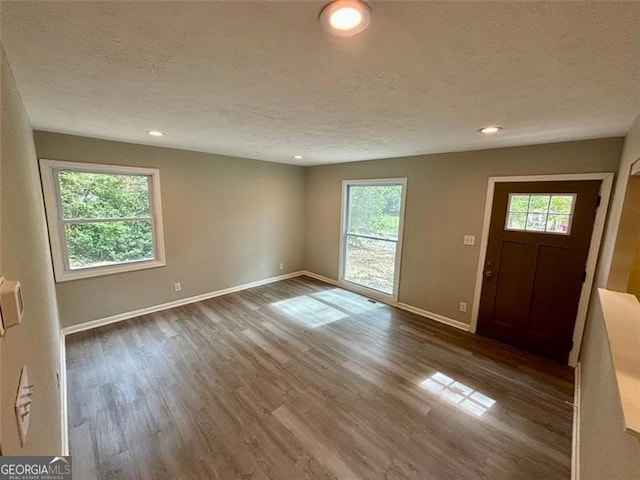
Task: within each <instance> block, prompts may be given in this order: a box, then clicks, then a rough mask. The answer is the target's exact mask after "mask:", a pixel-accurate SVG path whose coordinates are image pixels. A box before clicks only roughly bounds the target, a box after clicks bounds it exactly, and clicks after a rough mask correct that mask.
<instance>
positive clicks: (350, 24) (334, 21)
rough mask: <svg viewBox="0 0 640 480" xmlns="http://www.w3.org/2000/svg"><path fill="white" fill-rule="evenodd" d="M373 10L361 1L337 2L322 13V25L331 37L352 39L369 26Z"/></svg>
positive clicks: (344, 0)
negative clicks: (351, 37)
mask: <svg viewBox="0 0 640 480" xmlns="http://www.w3.org/2000/svg"><path fill="white" fill-rule="evenodd" d="M369 22H371V8H369V5H367V4H366V3H364V2H362V1H361V0H335V1H334V2H331V3H329V4H328V5H325V7H324V8H323V9H322V11H321V12H320V24H321V25H322V27H323V28H324V29H325V30H326V31H327V32H328V33H330V34H331V35H335V36H337V37H350V36H352V35H357V34H358V33H360V32H362V31H363V30H364V29H366V28H367V27H368V26H369Z"/></svg>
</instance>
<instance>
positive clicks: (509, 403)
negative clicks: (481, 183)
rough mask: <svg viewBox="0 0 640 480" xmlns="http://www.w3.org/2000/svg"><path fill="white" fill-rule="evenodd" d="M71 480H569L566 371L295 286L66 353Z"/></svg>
mask: <svg viewBox="0 0 640 480" xmlns="http://www.w3.org/2000/svg"><path fill="white" fill-rule="evenodd" d="M67 370H68V399H69V401H68V403H69V426H70V442H71V454H72V455H73V463H74V473H75V475H74V479H78V480H92V479H224V480H229V479H236V478H238V479H255V480H259V479H281V480H297V479H389V480H391V479H430V480H438V479H447V480H450V479H451V480H463V479H478V478H487V479H491V480H498V479H510V480H513V479H545V480H552V479H568V478H569V477H570V454H571V425H572V407H571V406H570V405H569V404H567V403H566V402H570V401H572V400H573V397H572V395H573V380H572V379H573V373H572V371H571V369H569V368H568V367H565V366H562V365H559V364H556V363H553V362H551V361H547V360H544V359H540V358H538V357H535V356H534V355H530V354H528V353H525V352H522V351H519V350H517V349H514V348H510V347H507V346H504V345H501V344H498V343H497V342H494V341H491V340H488V339H486V338H482V337H479V336H475V335H471V334H468V333H465V332H462V331H459V330H456V329H453V328H450V327H447V326H444V325H441V324H438V323H436V322H433V321H430V320H427V319H425V318H422V317H419V316H416V315H413V314H410V313H407V312H404V311H402V310H398V309H395V308H392V307H389V306H386V305H384V304H380V303H373V302H371V301H368V300H367V299H365V298H363V297H360V296H358V295H355V294H353V293H350V292H346V291H344V290H341V289H337V288H335V287H333V286H329V285H326V284H324V283H320V282H317V281H315V280H312V279H309V278H306V277H298V278H295V279H291V280H286V281H282V282H278V283H273V284H270V285H266V286H262V287H257V288H254V289H251V290H246V291H243V292H239V293H235V294H230V295H226V296H223V297H218V298H215V299H211V300H208V301H205V302H200V303H195V304H191V305H187V306H184V307H179V308H175V309H172V310H167V311H163V312H159V313H154V314H151V315H145V316H143V317H138V318H134V319H131V320H128V321H125V322H121V323H118V324H114V325H109V326H105V327H101V328H99V329H95V330H91V331H87V332H82V333H78V334H75V335H71V336H69V337H67Z"/></svg>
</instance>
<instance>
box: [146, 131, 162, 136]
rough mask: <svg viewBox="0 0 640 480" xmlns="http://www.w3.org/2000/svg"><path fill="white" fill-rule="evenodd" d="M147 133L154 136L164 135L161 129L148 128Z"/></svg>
mask: <svg viewBox="0 0 640 480" xmlns="http://www.w3.org/2000/svg"><path fill="white" fill-rule="evenodd" d="M147 135H151V136H152V137H164V133H162V132H161V131H160V130H147Z"/></svg>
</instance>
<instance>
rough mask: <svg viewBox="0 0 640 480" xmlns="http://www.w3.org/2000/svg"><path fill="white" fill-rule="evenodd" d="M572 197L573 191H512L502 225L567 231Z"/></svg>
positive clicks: (544, 230)
mask: <svg viewBox="0 0 640 480" xmlns="http://www.w3.org/2000/svg"><path fill="white" fill-rule="evenodd" d="M575 200H576V194H575V193H561V194H557V195H554V194H543V195H536V194H531V193H511V194H510V195H509V207H508V211H507V218H506V222H505V229H506V230H520V231H528V232H543V233H554V234H560V235H569V233H570V231H571V218H572V217H573V209H574V207H575Z"/></svg>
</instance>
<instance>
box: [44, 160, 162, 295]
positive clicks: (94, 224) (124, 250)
mask: <svg viewBox="0 0 640 480" xmlns="http://www.w3.org/2000/svg"><path fill="white" fill-rule="evenodd" d="M40 171H41V175H42V188H43V193H44V200H45V208H46V211H47V222H48V225H49V233H50V238H51V253H52V256H53V265H54V272H55V277H56V281H58V282H62V281H66V280H74V279H78V278H86V277H94V276H99V275H108V274H112V273H120V272H126V271H131V270H140V269H143V268H152V267H159V266H163V265H165V256H164V241H163V233H162V211H161V205H160V173H159V171H158V170H157V169H154V168H138V167H122V166H114V165H98V164H87V163H76V162H62V161H54V160H40Z"/></svg>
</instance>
